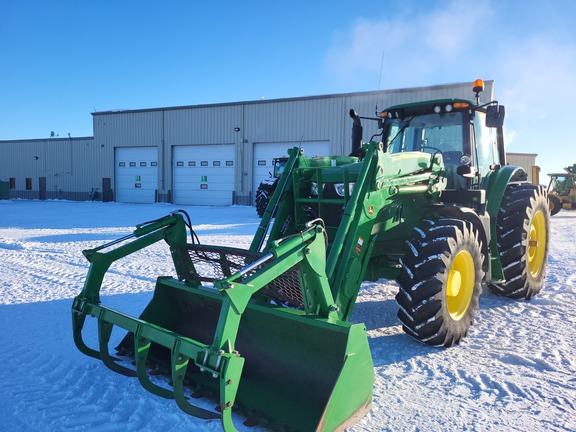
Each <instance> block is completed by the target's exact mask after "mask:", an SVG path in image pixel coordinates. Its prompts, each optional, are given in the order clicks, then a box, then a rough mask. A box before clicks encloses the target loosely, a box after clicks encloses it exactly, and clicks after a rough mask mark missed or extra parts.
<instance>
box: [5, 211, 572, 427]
mask: <svg viewBox="0 0 576 432" xmlns="http://www.w3.org/2000/svg"><path fill="white" fill-rule="evenodd" d="M177 208H182V207H181V206H173V205H169V204H155V205H130V204H120V203H98V202H68V201H47V202H40V201H25V200H14V201H0V430H5V431H11V432H19V431H26V432H28V431H35V432H44V431H46V432H48V431H50V432H54V431H136V430H138V431H166V432H168V431H192V430H199V431H218V430H220V424H219V422H218V421H204V420H199V419H195V418H192V417H189V416H187V415H185V414H184V413H182V412H181V411H180V410H179V408H177V406H176V404H175V403H174V401H170V400H164V399H161V398H159V397H156V396H153V395H152V394H150V393H148V392H147V391H145V390H144V389H143V388H142V387H141V386H140V384H139V383H138V381H137V380H135V379H129V378H126V377H124V376H120V375H118V374H115V373H113V372H111V371H109V370H108V369H107V368H106V367H105V366H104V365H103V364H102V363H101V362H99V361H97V360H95V359H92V358H89V357H86V356H84V355H83V354H81V353H80V352H79V351H78V350H77V349H76V348H75V346H74V343H73V341H72V331H71V318H70V307H71V304H72V298H73V297H74V296H75V295H77V294H78V293H79V291H80V290H81V288H82V284H83V281H84V278H85V276H86V272H87V269H88V262H87V261H86V260H85V258H84V257H83V256H82V253H81V251H82V250H83V249H86V248H90V247H95V246H97V245H99V244H102V243H105V242H106V241H109V240H113V239H116V238H118V237H120V236H123V235H125V234H128V233H129V232H131V230H132V229H133V226H134V225H135V224H137V223H141V222H145V221H148V220H151V219H155V218H158V217H161V216H164V215H165V214H167V213H169V212H170V211H172V210H175V209H177ZM184 209H185V210H187V211H188V212H189V214H190V216H191V218H192V222H193V224H194V226H195V228H196V231H197V233H198V235H199V236H200V239H201V241H202V243H205V244H234V245H235V246H240V247H248V245H249V243H250V240H251V237H252V235H253V233H254V232H255V230H256V227H257V225H258V222H259V220H258V219H257V218H256V215H255V211H254V209H253V208H251V207H236V206H235V207H227V208H211V207H184ZM575 240H576V212H567V211H562V212H560V213H559V214H558V215H557V216H554V217H553V218H552V243H551V252H550V260H549V267H548V278H547V282H546V285H545V288H544V290H543V291H542V292H541V294H540V295H539V296H537V297H536V298H534V299H533V300H531V301H529V302H527V301H513V300H509V299H505V298H500V297H496V296H493V295H491V294H489V293H485V294H484V295H483V296H482V297H481V299H480V310H479V312H478V314H477V319H476V323H475V325H474V326H473V327H472V329H471V331H470V333H469V336H468V338H466V339H465V340H464V341H463V342H462V343H461V345H460V346H458V347H454V348H450V349H434V348H430V347H426V346H423V345H421V344H419V343H416V342H414V341H413V340H412V339H410V338H409V337H408V336H406V335H405V334H404V333H403V332H402V330H401V328H400V326H399V323H398V320H397V318H396V304H395V301H394V295H395V293H396V291H397V285H396V283H395V282H391V281H385V280H382V281H378V282H376V283H365V284H363V286H362V289H361V292H360V296H359V297H358V304H357V307H356V310H355V312H354V315H353V321H355V322H364V323H365V324H366V326H367V328H368V334H369V337H370V347H371V350H372V355H373V358H374V365H375V375H376V378H375V384H374V400H373V408H372V411H371V413H370V415H369V416H367V417H365V418H364V419H362V420H361V421H360V422H359V423H357V424H356V425H354V426H353V427H351V428H350V429H349V431H351V432H352V431H354V432H359V431H380V430H382V431H386V430H391V431H448V430H473V431H530V432H532V431H574V430H576V343H575V340H574V334H575V333H576V272H575V269H576V246H575ZM118 264H119V265H117V266H115V267H113V268H112V269H111V271H110V272H109V273H108V274H107V276H106V280H105V282H106V288H105V289H104V290H103V291H102V294H103V303H104V304H107V305H110V306H114V307H118V308H119V309H121V310H123V311H127V312H129V313H133V314H135V315H137V314H138V313H139V310H140V309H141V308H142V307H143V306H144V305H145V304H147V303H148V301H149V299H150V297H151V292H152V290H153V287H154V281H155V278H156V276H158V275H164V274H173V271H172V269H171V261H170V258H169V255H168V252H167V251H166V250H165V248H164V247H162V245H158V246H155V247H152V248H150V249H147V250H146V251H145V252H144V253H143V254H141V255H138V256H135V257H130V259H127V260H124V261H121V262H120V263H118ZM304 391H305V390H304ZM237 424H239V425H240V426H241V423H239V422H237ZM241 430H244V431H257V430H259V429H258V428H247V427H244V428H243V429H241Z"/></svg>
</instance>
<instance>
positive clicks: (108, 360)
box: [98, 317, 136, 377]
mask: <svg viewBox="0 0 576 432" xmlns="http://www.w3.org/2000/svg"><path fill="white" fill-rule="evenodd" d="M113 327H114V325H113V324H111V323H109V322H108V321H105V320H103V319H102V318H101V317H100V318H98V341H99V344H100V358H101V359H102V362H103V363H104V364H105V365H106V366H107V367H108V368H109V369H111V370H113V371H114V372H117V373H119V374H122V375H125V376H128V377H135V376H136V371H135V370H133V369H129V368H127V367H124V366H121V365H119V364H118V363H116V362H115V361H114V360H113V359H112V357H110V352H109V351H108V342H110V335H111V334H112V329H113Z"/></svg>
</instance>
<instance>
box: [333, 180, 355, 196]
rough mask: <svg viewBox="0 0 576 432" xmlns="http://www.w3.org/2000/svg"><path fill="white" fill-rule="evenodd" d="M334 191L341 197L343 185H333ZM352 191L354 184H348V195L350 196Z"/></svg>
mask: <svg viewBox="0 0 576 432" xmlns="http://www.w3.org/2000/svg"><path fill="white" fill-rule="evenodd" d="M334 189H336V193H337V194H338V195H339V196H341V197H343V196H344V195H345V193H344V183H336V184H334ZM353 190H354V183H348V195H349V196H350V195H352V191H353Z"/></svg>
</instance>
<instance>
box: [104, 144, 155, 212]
mask: <svg viewBox="0 0 576 432" xmlns="http://www.w3.org/2000/svg"><path fill="white" fill-rule="evenodd" d="M114 159H115V180H116V182H115V183H116V185H115V188H116V197H115V199H116V201H118V202H126V203H153V202H155V201H156V188H157V187H158V150H157V148H156V147H119V148H116V150H115V155H114Z"/></svg>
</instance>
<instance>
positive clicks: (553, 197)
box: [548, 164, 576, 216]
mask: <svg viewBox="0 0 576 432" xmlns="http://www.w3.org/2000/svg"><path fill="white" fill-rule="evenodd" d="M564 171H566V172H564V173H557V174H548V175H549V176H550V184H549V185H548V201H549V203H550V214H551V215H552V216H553V215H555V214H557V213H558V212H559V211H560V210H562V209H566V210H576V164H574V165H572V166H569V167H566V168H564Z"/></svg>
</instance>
